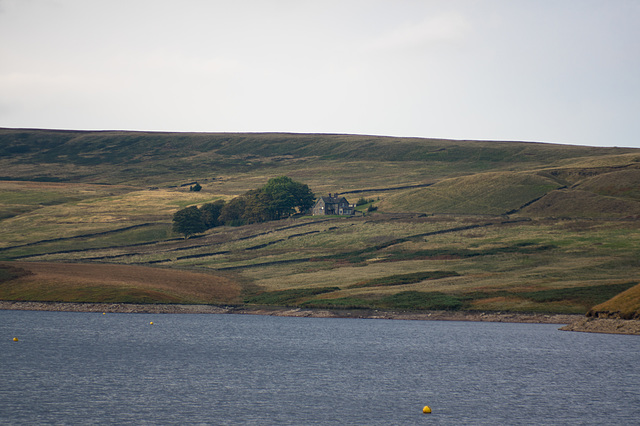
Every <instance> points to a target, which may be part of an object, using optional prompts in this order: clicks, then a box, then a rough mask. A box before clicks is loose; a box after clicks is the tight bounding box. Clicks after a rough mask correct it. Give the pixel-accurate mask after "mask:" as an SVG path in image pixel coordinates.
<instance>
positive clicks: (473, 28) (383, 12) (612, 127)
mask: <svg viewBox="0 0 640 426" xmlns="http://www.w3.org/2000/svg"><path fill="white" fill-rule="evenodd" d="M639 80H640V1H637V0H481V1H475V0H416V1H410V0H363V1H357V0H335V1H334V0H318V1H316V0H313V1H305V0H272V1H268V0H233V1H227V0H225V1H217V0H182V1H164V0H102V1H98V0H0V127H29V128H58V129H106V130H110V129H118V130H168V131H198V132H200V131H204V132H262V131H267V132H304V133H352V134H370V135H388V136H419V137H437V138H448V139H483V140H518V141H538V142H557V143H567V144H576V145H594V146H634V147H640V81H639Z"/></svg>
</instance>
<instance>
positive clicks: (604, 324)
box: [560, 317, 640, 335]
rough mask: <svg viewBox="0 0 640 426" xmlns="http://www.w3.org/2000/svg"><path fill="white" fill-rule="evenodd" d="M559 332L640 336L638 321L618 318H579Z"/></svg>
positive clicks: (639, 322)
mask: <svg viewBox="0 0 640 426" xmlns="http://www.w3.org/2000/svg"><path fill="white" fill-rule="evenodd" d="M560 330H565V331H583V332H588V333H609V334H636V335H640V321H638V320H623V319H618V318H588V317H581V318H580V319H579V320H577V321H574V322H572V323H570V324H567V325H565V326H564V327H561V328H560Z"/></svg>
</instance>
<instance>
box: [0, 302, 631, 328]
mask: <svg viewBox="0 0 640 426" xmlns="http://www.w3.org/2000/svg"><path fill="white" fill-rule="evenodd" d="M0 309H4V310H32V311H58V312H109V313H150V314H245V315H271V316H281V317H309V318H371V319H395V320H417V321H486V322H513V323H530V324H566V325H565V326H563V327H561V328H560V330H567V331H583V332H591V333H615V334H637V335H640V321H637V320H622V319H609V318H606V319H604V318H587V317H585V316H584V315H570V314H538V313H505V312H468V311H430V312H402V311H378V310H368V309H353V310H327V309H301V308H275V307H252V306H216V305H172V304H133V303H61V302H12V301H0Z"/></svg>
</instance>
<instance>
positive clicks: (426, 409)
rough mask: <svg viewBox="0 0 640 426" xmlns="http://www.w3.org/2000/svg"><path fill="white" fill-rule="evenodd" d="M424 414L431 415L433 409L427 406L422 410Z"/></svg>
mask: <svg viewBox="0 0 640 426" xmlns="http://www.w3.org/2000/svg"><path fill="white" fill-rule="evenodd" d="M422 412H423V413H424V414H430V413H431V407H429V406H428V405H425V406H424V408H423V409H422Z"/></svg>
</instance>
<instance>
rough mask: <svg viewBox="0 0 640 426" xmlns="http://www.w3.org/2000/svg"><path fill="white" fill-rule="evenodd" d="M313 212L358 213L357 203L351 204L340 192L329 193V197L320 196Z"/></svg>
mask: <svg viewBox="0 0 640 426" xmlns="http://www.w3.org/2000/svg"><path fill="white" fill-rule="evenodd" d="M312 213H313V215H314V216H318V215H340V216H353V215H354V214H355V213H356V205H355V204H349V202H348V201H347V199H346V198H344V197H341V196H339V195H338V194H333V195H332V194H329V196H328V197H320V198H318V200H317V201H316V204H315V205H314V206H313V209H312Z"/></svg>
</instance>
